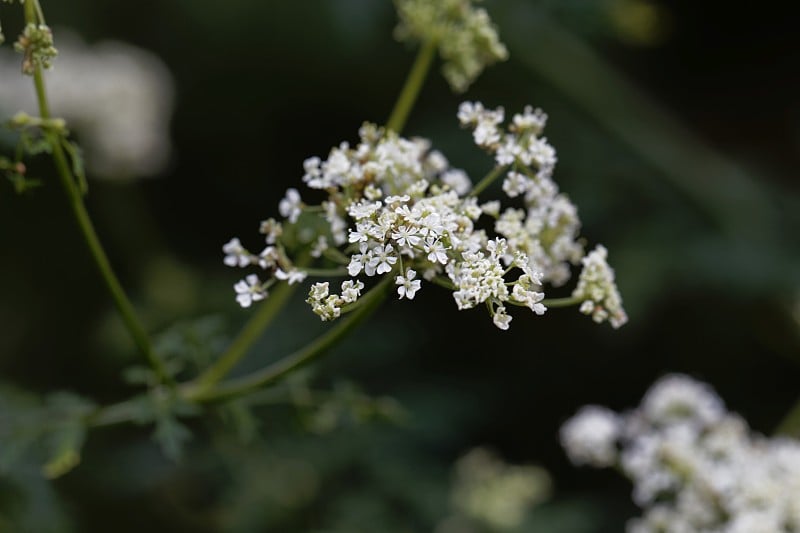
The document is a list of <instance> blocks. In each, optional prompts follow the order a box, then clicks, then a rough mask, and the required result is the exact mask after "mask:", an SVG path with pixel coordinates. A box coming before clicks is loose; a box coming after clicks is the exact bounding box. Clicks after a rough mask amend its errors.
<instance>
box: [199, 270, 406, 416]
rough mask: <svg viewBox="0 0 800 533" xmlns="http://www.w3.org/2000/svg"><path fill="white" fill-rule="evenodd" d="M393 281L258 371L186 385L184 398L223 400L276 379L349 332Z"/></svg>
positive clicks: (379, 287) (386, 280)
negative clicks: (214, 383)
mask: <svg viewBox="0 0 800 533" xmlns="http://www.w3.org/2000/svg"><path fill="white" fill-rule="evenodd" d="M393 282H394V277H393V276H386V278H385V279H384V280H383V281H381V283H379V284H378V285H377V286H375V287H373V289H372V290H370V291H369V292H368V293H367V294H365V295H364V296H362V297H361V300H360V301H362V302H363V303H362V305H361V307H359V308H358V309H356V310H354V311H353V312H352V313H351V314H350V315H348V316H347V317H346V318H343V319H340V320H339V323H338V324H337V325H336V326H334V327H333V328H331V329H330V330H328V331H327V332H326V333H324V334H323V335H322V336H320V337H318V338H316V339H315V340H314V341H312V342H311V343H310V344H308V345H307V346H305V347H304V348H301V349H300V350H298V351H296V352H294V353H292V354H291V355H288V356H287V357H284V358H283V359H280V360H278V361H276V362H275V363H273V364H271V365H269V366H268V367H266V368H264V369H262V370H260V371H257V372H254V373H252V374H249V375H247V376H243V377H241V378H237V379H232V380H229V381H227V382H225V383H221V384H219V385H218V386H216V387H214V388H210V389H208V388H206V389H203V388H200V389H198V388H192V387H190V388H188V390H186V394H185V397H186V399H187V400H189V401H194V402H215V401H220V400H227V399H231V398H234V397H237V396H242V395H245V394H248V393H250V392H253V391H256V390H258V389H260V388H262V387H265V386H267V385H270V384H272V383H274V382H276V381H278V380H279V379H280V378H282V377H283V376H285V375H286V374H288V373H289V372H291V371H293V370H295V369H296V368H298V367H300V366H302V365H305V364H307V363H309V362H311V361H313V360H314V359H316V358H317V357H319V356H320V355H322V354H323V353H324V352H325V351H326V350H328V349H329V348H331V347H332V346H334V345H335V344H336V343H338V342H339V341H340V340H341V339H343V338H344V337H345V336H346V335H347V334H348V333H350V331H352V330H353V329H354V328H355V327H356V326H357V325H358V324H359V323H360V322H361V321H362V320H363V319H364V318H366V317H367V316H369V315H370V314H371V313H372V311H374V310H375V308H376V307H377V306H378V304H380V303H381V301H383V299H384V297H385V296H386V292H387V287H390V286H391V284H392V283H393Z"/></svg>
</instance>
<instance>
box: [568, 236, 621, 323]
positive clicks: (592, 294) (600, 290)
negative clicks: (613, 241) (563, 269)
mask: <svg viewBox="0 0 800 533" xmlns="http://www.w3.org/2000/svg"><path fill="white" fill-rule="evenodd" d="M607 257H608V252H607V250H606V249H605V247H604V246H601V245H598V246H597V247H596V248H595V249H594V250H593V251H592V252H591V253H590V254H589V255H587V256H586V257H584V258H583V260H582V262H583V270H582V271H581V276H580V279H579V280H578V285H577V286H576V287H575V290H574V291H572V297H573V298H580V299H583V300H584V302H583V304H582V305H581V308H580V310H581V312H582V313H584V314H587V315H592V318H593V319H594V321H595V322H603V321H605V320H608V321H609V322H610V323H611V325H612V326H613V327H614V328H618V327H620V326H622V325H623V324H625V323H626V322H627V321H628V315H627V314H626V313H625V310H624V309H623V308H622V297H621V296H620V295H619V290H617V286H616V284H615V283H614V271H613V270H612V269H611V267H609V266H608V263H607V262H606V258H607Z"/></svg>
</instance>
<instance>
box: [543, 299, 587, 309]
mask: <svg viewBox="0 0 800 533" xmlns="http://www.w3.org/2000/svg"><path fill="white" fill-rule="evenodd" d="M584 300H586V298H574V297H569V298H545V299H544V300H542V304H544V306H545V307H570V306H573V305H578V304H580V303H583V301H584Z"/></svg>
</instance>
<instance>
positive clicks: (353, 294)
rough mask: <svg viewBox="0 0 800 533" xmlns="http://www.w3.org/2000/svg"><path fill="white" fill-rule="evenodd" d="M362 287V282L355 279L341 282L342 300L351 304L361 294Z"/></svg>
mask: <svg viewBox="0 0 800 533" xmlns="http://www.w3.org/2000/svg"><path fill="white" fill-rule="evenodd" d="M363 289H364V284H363V283H362V282H360V281H357V280H352V279H349V280H347V281H343V282H342V300H344V302H345V303H348V304H351V303H353V302H355V301H356V300H358V297H359V296H361V291H362V290H363Z"/></svg>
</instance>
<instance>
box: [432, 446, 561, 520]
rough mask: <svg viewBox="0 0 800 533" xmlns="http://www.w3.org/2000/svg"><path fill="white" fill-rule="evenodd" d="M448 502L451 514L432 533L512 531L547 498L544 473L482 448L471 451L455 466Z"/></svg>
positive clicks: (537, 468) (549, 486) (549, 487)
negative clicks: (516, 463) (506, 459)
mask: <svg viewBox="0 0 800 533" xmlns="http://www.w3.org/2000/svg"><path fill="white" fill-rule="evenodd" d="M454 470H455V479H454V482H453V488H452V490H451V495H450V499H451V502H452V506H453V511H454V513H453V514H451V515H450V516H448V517H447V518H446V519H445V520H443V521H442V522H441V523H440V524H439V525H438V526H437V528H436V533H456V532H458V533H471V532H478V531H486V528H487V527H488V528H489V530H491V531H512V530H513V531H516V530H518V528H519V527H520V526H521V525H522V523H523V521H524V518H525V515H526V513H527V512H528V511H530V509H531V508H533V507H534V506H535V505H537V504H539V503H541V502H542V501H544V500H546V499H547V497H548V496H549V495H550V489H551V481H550V476H549V475H548V474H547V472H546V471H545V470H543V469H541V468H539V467H537V466H532V465H512V464H508V463H506V462H505V461H503V460H502V459H501V458H500V457H498V456H497V455H495V454H494V453H492V452H490V451H489V450H486V449H484V448H475V449H474V450H471V451H470V452H469V453H467V454H466V455H464V456H463V457H461V458H460V459H459V460H458V461H457V462H456V464H455V468H454Z"/></svg>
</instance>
